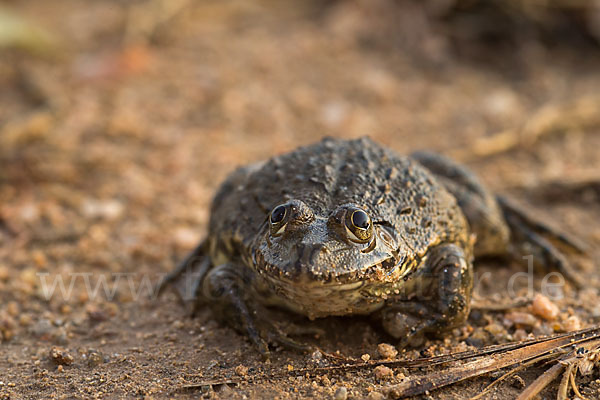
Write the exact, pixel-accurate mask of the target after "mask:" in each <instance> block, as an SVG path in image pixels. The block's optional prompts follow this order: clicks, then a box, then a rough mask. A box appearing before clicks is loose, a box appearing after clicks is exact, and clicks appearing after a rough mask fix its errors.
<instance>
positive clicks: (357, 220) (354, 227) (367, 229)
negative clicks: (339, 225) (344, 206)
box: [346, 209, 373, 243]
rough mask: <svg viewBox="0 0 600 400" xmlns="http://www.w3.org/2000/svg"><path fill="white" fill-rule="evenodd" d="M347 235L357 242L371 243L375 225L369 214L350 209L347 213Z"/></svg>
mask: <svg viewBox="0 0 600 400" xmlns="http://www.w3.org/2000/svg"><path fill="white" fill-rule="evenodd" d="M346 233H347V234H348V237H349V238H350V240H353V241H355V242H359V243H364V242H367V241H369V239H371V236H373V223H372V222H371V217H369V214H367V213H366V212H364V211H363V210H361V209H349V210H348V212H347V213H346Z"/></svg>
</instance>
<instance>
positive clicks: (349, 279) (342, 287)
mask: <svg viewBox="0 0 600 400" xmlns="http://www.w3.org/2000/svg"><path fill="white" fill-rule="evenodd" d="M403 261H404V260H403V259H401V260H400V262H398V260H396V259H395V258H394V257H389V258H387V259H384V260H383V261H380V262H378V263H375V264H372V265H370V266H368V267H366V268H361V269H356V270H353V271H344V272H343V273H340V274H336V273H335V271H334V270H333V268H331V269H324V268H323V269H318V268H313V269H312V271H311V270H308V269H307V270H300V268H299V267H298V265H297V264H294V265H293V268H290V265H291V263H290V264H288V265H286V267H284V268H282V267H280V266H277V265H274V264H270V263H266V262H263V263H262V264H261V265H260V267H259V268H257V267H256V265H255V268H256V269H257V270H258V271H261V272H260V273H261V275H262V276H263V277H266V278H267V279H268V280H269V281H271V282H274V283H276V284H279V285H285V286H288V285H289V286H296V287H305V288H306V289H310V288H314V287H327V288H330V289H334V290H339V291H346V290H355V289H357V288H359V287H361V286H363V285H365V284H367V283H375V282H380V283H391V282H396V281H398V279H402V278H403V277H404V276H406V275H407V274H408V273H409V272H410V270H411V268H410V266H411V265H409V264H408V263H405V262H403ZM286 271H293V273H289V272H286Z"/></svg>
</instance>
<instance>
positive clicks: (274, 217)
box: [269, 204, 288, 236]
mask: <svg viewBox="0 0 600 400" xmlns="http://www.w3.org/2000/svg"><path fill="white" fill-rule="evenodd" d="M287 215H288V206H287V205H285V204H281V205H278V206H277V207H275V208H274V209H273V211H271V215H270V216H269V221H270V222H271V234H272V235H273V236H278V235H281V234H282V233H283V232H284V231H285V227H286V225H287V218H286V217H287Z"/></svg>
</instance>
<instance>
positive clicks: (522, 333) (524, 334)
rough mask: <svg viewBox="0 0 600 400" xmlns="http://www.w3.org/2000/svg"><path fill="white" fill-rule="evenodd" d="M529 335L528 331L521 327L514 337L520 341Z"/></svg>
mask: <svg viewBox="0 0 600 400" xmlns="http://www.w3.org/2000/svg"><path fill="white" fill-rule="evenodd" d="M527 337H528V335H527V332H525V330H524V329H521V328H519V329H517V330H516V331H515V333H514V334H513V339H514V340H516V341H519V342H520V341H522V340H525V339H527Z"/></svg>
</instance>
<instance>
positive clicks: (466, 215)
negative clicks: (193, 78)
mask: <svg viewBox="0 0 600 400" xmlns="http://www.w3.org/2000/svg"><path fill="white" fill-rule="evenodd" d="M559 248H561V249H567V250H569V251H576V252H583V251H585V249H584V248H583V246H582V245H581V243H579V242H577V241H576V240H574V239H573V238H571V237H569V236H567V235H565V234H562V233H561V232H558V231H557V230H556V229H553V228H551V227H550V226H548V225H547V224H546V223H544V222H541V221H540V220H538V219H535V218H533V217H532V216H531V215H530V213H528V212H525V211H524V210H523V209H522V208H521V207H520V206H517V205H516V203H515V202H514V201H512V200H509V199H508V198H505V197H501V196H498V195H495V194H493V193H492V192H491V191H490V190H488V189H487V188H485V186H484V185H483V184H482V183H481V182H480V180H479V179H478V178H477V177H476V176H475V175H474V174H473V173H472V172H471V171H470V170H468V169H467V168H466V167H464V166H462V165H460V164H458V163H457V162H455V161H453V160H451V159H450V158H447V157H445V156H443V155H440V154H437V153H434V152H426V151H421V152H415V153H412V154H410V155H408V156H403V155H400V154H399V153H397V152H395V151H394V150H392V149H390V148H389V147H387V146H383V145H381V144H379V143H377V142H375V141H374V140H372V139H370V138H369V137H363V138H359V139H334V138H324V139H323V140H321V141H320V142H318V143H314V144H311V145H307V146H304V147H300V148H298V149H296V150H294V151H291V152H288V153H286V154H282V155H277V156H274V157H272V158H271V159H269V160H266V161H261V162H258V163H254V164H250V165H248V166H243V167H240V168H238V169H237V170H235V171H234V172H232V173H231V174H230V175H229V177H228V178H227V179H226V180H225V182H224V183H223V184H222V185H221V187H220V188H219V189H218V191H217V193H216V195H215V197H214V199H213V202H212V206H211V214H210V221H209V227H208V235H207V237H206V239H205V240H203V241H202V242H201V243H200V244H199V245H198V246H197V247H196V248H195V249H194V250H193V251H191V253H190V254H189V255H188V256H187V257H186V258H185V259H184V260H183V261H182V262H181V263H180V264H179V265H178V266H177V267H176V268H175V269H174V270H173V271H172V272H171V273H170V274H168V275H167V276H166V278H165V279H164V280H163V282H162V284H161V290H162V289H163V288H164V287H167V286H174V287H175V288H176V289H177V291H178V292H179V294H180V295H181V298H182V299H183V300H184V301H185V302H186V303H188V304H192V305H193V306H194V307H195V308H198V307H202V306H205V305H208V306H209V307H210V308H211V309H212V311H213V314H214V315H215V316H216V317H217V318H218V319H220V320H222V321H223V322H225V323H226V324H228V325H229V326H231V327H233V328H235V329H236V330H237V331H239V332H242V333H245V334H246V335H247V337H248V338H249V339H250V340H251V342H252V343H253V344H254V345H255V347H256V349H258V351H259V352H260V353H261V354H262V355H263V356H264V357H265V358H268V357H269V354H270V350H269V345H271V344H283V345H286V346H290V347H296V348H302V349H304V348H306V346H305V345H304V344H303V343H301V342H298V341H297V340H295V339H293V338H291V337H290V335H288V334H287V333H286V332H283V331H282V329H281V328H280V327H279V326H278V324H277V323H276V322H275V321H273V320H272V318H271V317H270V313H269V309H271V308H279V309H286V310H289V311H290V312H293V313H296V314H301V315H304V316H306V317H308V318H309V319H311V320H313V319H315V318H323V317H332V316H348V315H370V316H371V317H372V318H373V319H375V320H376V321H378V322H379V323H380V325H381V327H382V328H383V330H384V331H385V332H386V333H387V334H389V335H390V336H391V337H393V338H395V339H396V340H397V341H398V343H399V345H403V344H406V343H410V342H411V341H412V342H413V343H414V341H415V339H416V338H422V337H424V335H428V334H433V335H439V334H443V332H446V331H449V330H451V329H454V328H457V327H460V326H462V325H463V324H464V323H465V321H466V320H467V317H468V315H469V312H470V308H471V297H472V292H473V286H474V273H473V262H474V260H475V259H477V258H479V257H487V256H503V255H512V256H513V257H515V258H517V257H518V255H522V254H525V253H527V254H532V255H534V259H536V260H539V262H540V263H541V264H543V265H544V266H545V267H547V268H554V269H557V270H559V271H560V272H562V273H563V274H564V275H565V276H566V277H567V278H569V279H570V280H572V281H574V282H576V283H577V284H582V282H581V279H580V278H579V277H578V275H577V273H576V271H574V269H573V267H572V266H571V265H570V264H569V262H568V260H567V258H566V256H565V254H564V252H563V251H561V249H559Z"/></svg>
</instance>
